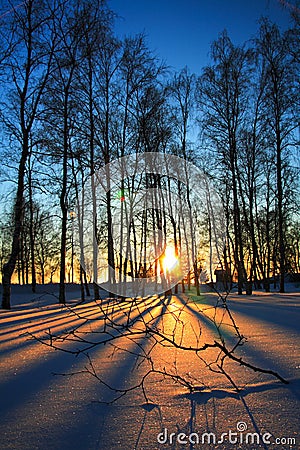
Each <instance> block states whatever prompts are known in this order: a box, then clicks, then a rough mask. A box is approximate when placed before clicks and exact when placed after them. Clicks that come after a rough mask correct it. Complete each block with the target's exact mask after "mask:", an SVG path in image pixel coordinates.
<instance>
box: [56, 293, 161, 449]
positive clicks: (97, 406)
mask: <svg viewBox="0 0 300 450" xmlns="http://www.w3.org/2000/svg"><path fill="white" fill-rule="evenodd" d="M168 303H169V301H162V300H159V302H158V303H157V304H156V307H158V308H161V312H160V313H159V314H158V315H157V317H156V319H155V320H151V324H152V326H153V327H155V326H157V325H158V323H159V321H160V320H161V317H162V316H163V314H164V313H165V311H166V309H167V307H168ZM147 314H149V309H148V308H146V309H145V310H144V311H141V313H140V315H141V316H145V315H147ZM150 345H151V343H150V342H149V337H148V336H147V335H144V336H143V337H141V338H139V339H138V340H137V341H135V343H133V345H132V347H127V348H126V349H124V351H122V355H123V358H118V362H117V365H116V367H114V368H112V370H111V371H110V372H109V373H108V372H106V377H107V379H103V381H104V383H108V384H109V385H110V386H112V387H114V386H115V387H116V389H118V390H119V389H128V388H130V382H131V383H132V385H135V383H136V382H137V381H136V377H138V376H139V374H138V373H137V372H136V370H137V365H136V364H137V358H139V353H143V351H146V349H147V347H149V346H150ZM101 351H102V349H101V348H95V349H94V350H92V351H90V352H89V356H90V358H91V360H95V361H96V360H99V359H101ZM95 383H96V385H97V383H98V386H99V389H97V391H98V395H99V402H93V404H91V403H88V404H86V405H85V406H84V407H83V411H82V416H81V419H80V421H81V424H80V423H77V424H76V425H75V426H73V427H72V426H71V427H69V428H68V431H67V434H68V435H71V436H72V438H71V440H70V441H69V442H68V443H67V445H64V449H65V450H66V449H70V450H71V449H74V448H75V447H74V445H75V446H76V448H98V449H100V448H101V449H102V448H103V449H104V448H105V449H110V448H118V449H119V448H122V447H121V446H120V447H119V446H118V447H114V446H113V444H112V442H113V441H114V439H116V436H115V434H116V430H115V432H114V429H112V430H110V429H109V426H108V425H111V423H112V419H113V421H114V422H116V421H117V422H118V427H119V428H120V430H122V429H124V417H123V414H124V412H123V408H124V406H120V407H119V408H120V410H121V412H120V413H118V409H119V408H118V402H117V403H115V400H114V399H115V398H116V396H118V392H114V389H109V388H108V387H107V386H106V387H105V386H104V385H103V383H101V382H100V381H98V382H97V380H95ZM126 395H128V394H126ZM129 407H130V406H129ZM154 408H155V409H156V410H157V411H158V414H160V409H159V407H158V405H151V404H147V403H146V404H143V405H142V409H143V410H144V414H143V419H142V422H141V425H140V427H139V431H138V436H137V440H136V445H135V447H134V448H137V445H138V442H139V440H140V438H141V436H142V434H143V431H144V427H145V424H146V419H147V414H148V413H150V412H151V411H152V410H153V409H154ZM127 409H128V407H127V405H126V407H125V411H126V410H127ZM160 417H161V415H160ZM91 420H92V421H93V422H94V427H93V429H92V430H91V427H90V426H89V427H88V429H87V430H86V433H85V431H83V430H85V426H84V423H85V422H86V423H88V422H89V423H90V421H91ZM127 422H128V420H127ZM128 425H129V427H130V426H131V424H127V426H128ZM135 425H136V424H135ZM112 428H113V426H112ZM117 431H119V430H117ZM124 431H125V430H124ZM50 433H51V435H52V436H53V435H56V436H57V440H58V441H60V442H66V436H64V431H63V430H61V429H58V427H56V426H53V427H51V428H50ZM95 442H98V446H96V445H95Z"/></svg>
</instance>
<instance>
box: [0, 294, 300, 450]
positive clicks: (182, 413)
mask: <svg viewBox="0 0 300 450" xmlns="http://www.w3.org/2000/svg"><path fill="white" fill-rule="evenodd" d="M76 289H77V288H76V287H74V288H73V289H69V291H68V293H67V299H68V307H61V306H60V305H58V303H57V302H58V299H57V287H56V286H44V287H41V286H39V287H38V293H37V294H35V295H34V294H32V293H31V292H30V288H29V287H17V286H15V287H13V292H12V294H13V295H12V309H11V311H3V310H1V311H0V414H1V420H0V449H3V450H4V449H5V450H6V449H14V450H19V449H22V450H27V449H28V450H34V449H38V450H44V449H47V450H60V449H62V450H68V449H70V450H71V449H78V450H88V449H91V450H92V449H97V450H102V449H103V450H110V449H112V450H113V449H117V450H129V449H138V450H142V449H147V450H155V449H181V448H182V449H184V448H186V449H192V448H195V449H197V448H201V449H224V450H227V449H228V450H229V449H249V450H250V449H253V450H254V449H260V448H263V449H278V450H279V449H280V450H281V449H289V448H291V449H299V448H300V437H299V417H300V377H299V375H300V351H299V343H300V339H299V338H300V329H299V327H300V325H299V324H300V296H299V293H297V292H296V290H295V289H294V287H293V286H291V287H290V288H289V292H288V293H287V294H278V293H275V292H273V293H270V294H265V293H262V292H255V293H254V295H253V296H251V297H249V296H242V297H239V296H237V295H236V294H232V295H230V296H229V299H228V305H229V306H230V310H231V311H232V314H233V316H234V318H235V320H236V322H237V324H238V326H239V330H240V332H241V333H242V334H244V335H245V336H247V338H248V341H247V342H246V344H245V345H244V346H243V347H242V348H241V349H240V350H239V351H238V355H239V356H242V357H243V358H244V359H245V360H247V361H249V362H251V363H253V364H255V365H257V366H260V367H263V368H266V369H272V370H274V371H276V372H278V373H280V375H282V376H283V377H285V378H287V379H288V380H289V384H288V385H284V384H282V383H281V382H280V381H279V380H277V379H276V378H274V377H273V376H271V375H266V374H260V373H255V372H253V371H251V370H249V369H245V368H243V367H241V366H240V365H238V364H237V363H235V362H229V363H228V365H227V368H228V370H229V372H230V374H231V376H232V378H233V379H234V381H235V383H236V384H237V385H238V386H239V387H240V388H243V390H242V392H241V393H240V394H239V393H238V392H237V391H236V390H234V389H233V387H232V385H231V384H230V383H229V381H228V380H227V379H226V378H225V377H224V376H223V375H220V374H215V373H213V372H211V371H209V370H207V368H205V364H204V363H203V364H202V363H201V361H200V360H199V358H198V357H196V356H195V354H193V353H190V352H182V351H181V352H180V351H177V350H175V349H171V348H169V347H162V346H160V345H157V346H155V348H154V349H153V351H152V354H153V359H154V361H155V364H156V367H158V368H160V369H163V368H164V367H172V365H173V363H174V361H175V360H176V369H177V371H178V372H180V373H182V374H185V375H186V376H188V377H191V379H192V378H193V377H197V379H198V383H199V386H202V389H199V390H198V391H195V392H192V393H189V392H188V390H187V389H186V388H184V387H183V386H182V385H178V384H175V383H174V382H173V381H172V380H171V379H170V378H166V379H163V378H162V376H160V375H157V374H155V375H153V376H151V377H149V378H148V379H147V382H146V393H147V396H148V397H149V400H150V403H146V400H145V397H144V396H143V393H142V391H141V390H140V389H139V390H133V391H130V392H129V393H128V394H127V395H126V396H124V397H122V398H121V399H120V400H118V401H117V402H114V403H112V404H107V403H108V402H110V401H111V400H113V398H114V395H115V393H114V392H113V391H111V390H109V389H108V388H107V387H106V386H105V385H104V384H103V383H100V382H99V381H98V380H96V379H95V377H92V376H91V375H90V374H88V373H86V369H85V368H86V367H88V368H90V366H89V361H88V359H87V358H86V357H85V356H84V355H83V354H81V355H79V356H77V357H75V356H74V355H72V354H69V353H67V352H64V351H59V350H54V349H53V348H49V347H47V346H46V345H44V344H43V343H41V342H39V341H38V339H39V338H42V337H45V336H47V334H49V332H50V333H51V334H55V335H56V334H59V333H63V334H64V336H67V334H66V333H67V332H68V331H69V330H72V329H74V327H76V326H78V325H80V324H81V325H82V327H81V330H85V331H89V332H92V335H91V336H92V339H97V338H98V335H97V333H96V332H97V330H98V331H99V329H100V328H99V327H100V325H101V323H102V319H101V314H100V312H99V311H100V310H99V306H98V305H97V304H96V303H95V302H93V301H91V300H87V301H86V302H85V303H83V304H78V302H79V299H80V293H79V291H78V289H77V290H76ZM215 298H216V297H215V295H214V294H212V293H206V294H205V295H204V296H202V297H201V298H200V300H199V302H198V304H194V303H193V302H191V303H189V304H188V305H185V302H186V297H184V296H183V295H179V296H178V297H177V296H173V297H172V298H171V300H170V304H169V307H168V308H169V309H168V311H169V312H170V311H171V313H170V314H168V315H166V317H165V318H164V319H163V322H164V323H163V327H164V331H165V332H166V333H167V332H168V330H169V331H170V330H172V327H173V321H174V317H175V316H176V314H179V313H180V320H181V322H182V323H184V324H185V327H184V334H183V335H182V342H183V343H184V344H189V345H194V343H195V341H196V340H197V338H196V335H197V330H198V328H197V327H199V323H200V325H201V339H200V342H201V343H204V342H213V339H214V338H215V330H214V328H213V327H212V326H211V323H210V319H209V317H210V314H213V311H214V310H213V309H211V305H213V304H214V301H215ZM143 305H144V306H143V308H144V309H143V311H142V314H144V316H145V317H148V316H149V315H151V314H153V315H154V316H155V310H156V309H158V308H159V304H158V302H157V300H155V299H148V301H147V302H145V303H144V304H143ZM201 311H205V314H206V315H205V316H203V315H202V314H201ZM178 312H179V313H178ZM114 314H115V318H116V320H120V321H121V320H122V317H123V318H124V316H123V315H122V314H123V313H122V312H121V311H118V310H116V311H115V312H114ZM198 319H199V320H200V322H198ZM226 320H227V319H226ZM226 320H225V323H224V325H222V327H223V332H224V335H225V337H226V339H227V340H228V342H229V341H230V340H232V341H233V342H234V339H235V337H234V330H233V328H232V327H231V326H230V324H229V323H228V321H226ZM159 321H160V319H159V318H158V319H157V322H158V324H157V326H158V325H159ZM226 324H227V325H226ZM176 333H180V330H177V331H176ZM47 342H49V340H48V341H47ZM58 342H59V346H60V347H61V348H62V349H69V350H71V351H74V350H76V349H77V348H78V347H79V343H78V342H75V341H74V342H70V341H65V342H62V341H58ZM150 344H151V343H150V340H148V338H145V337H141V338H140V339H137V340H129V339H123V338H121V339H120V342H119V344H118V345H119V347H120V348H124V351H122V350H119V351H117V352H114V354H113V353H112V348H111V346H109V345H107V346H101V347H95V348H93V349H91V350H90V351H89V355H90V358H91V360H92V361H93V368H95V370H96V371H97V374H99V376H100V377H101V379H102V380H103V381H105V382H107V383H109V384H110V385H113V386H115V387H118V388H120V389H121V388H124V387H130V386H133V385H134V384H135V383H138V382H139V380H140V379H141V376H142V374H143V373H144V370H145V368H144V367H143V366H139V365H136V363H137V358H136V355H135V353H136V351H137V348H138V349H139V350H138V351H142V350H141V349H147V348H148V347H149V345H150ZM137 346H138V347H137ZM126 349H127V350H129V352H128V351H125V350H126ZM213 351H214V350H208V352H207V353H206V355H205V360H206V361H213V358H214V355H213V354H212V353H213ZM209 352H212V353H211V354H210V353H209ZM212 367H213V366H212ZM75 373H77V374H75ZM67 374H74V375H73V376H66V375H67ZM201 383H203V384H201ZM103 402H106V403H103ZM241 423H242V425H243V424H244V426H246V427H247V430H246V431H244V432H243V431H241V430H240V428H239V433H238V434H237V437H238V438H239V439H245V436H246V433H247V432H249V433H259V434H260V443H259V444H258V445H257V444H256V443H253V444H251V443H250V444H246V443H245V442H244V441H243V442H242V443H239V442H237V443H230V442H228V435H227V438H226V439H227V441H225V442H220V441H221V438H220V437H221V435H222V433H228V432H229V430H231V432H232V433H234V432H237V427H241V426H242V425H241ZM161 432H163V433H164V434H163V435H161V441H164V439H165V436H167V442H165V443H162V444H159V443H158V440H157V436H158V434H159V433H161ZM205 432H209V433H213V434H214V435H215V436H216V442H215V443H214V444H213V443H210V444H208V443H207V436H206V437H205V439H206V440H205V442H204V443H203V444H201V443H200V444H195V445H193V444H192V443H190V442H187V443H179V442H178V440H177V439H178V436H179V440H185V439H186V438H184V436H186V437H191V438H192V440H193V439H195V436H196V434H197V436H199V437H200V439H201V438H202V436H203V433H205ZM171 433H175V435H173V436H170V434H171ZM180 433H184V435H183V434H180ZM191 433H194V434H191ZM264 433H270V435H272V436H271V437H270V438H269V441H270V442H271V443H270V444H268V443H265V444H264V443H262V440H261V438H262V435H263V434H264ZM268 436H269V435H268ZM234 437H235V435H233V437H232V439H233V438H234ZM289 438H292V439H295V442H293V441H290V443H291V445H290V443H288V439H289ZM275 439H279V440H280V441H281V442H282V443H279V441H278V444H277V443H275ZM266 440H267V441H268V439H266ZM217 441H219V442H217ZM269 441H268V442H269Z"/></svg>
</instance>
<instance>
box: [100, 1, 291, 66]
mask: <svg viewBox="0 0 300 450" xmlns="http://www.w3.org/2000/svg"><path fill="white" fill-rule="evenodd" d="M284 1H285V2H286V5H287V6H288V7H289V6H290V5H292V4H293V2H294V1H295V0H290V1H287V0H284ZM108 4H109V5H110V7H111V9H112V10H113V11H114V12H115V13H116V14H118V15H119V16H120V18H119V19H117V20H116V28H115V30H116V32H117V34H118V35H119V36H121V37H122V36H124V35H134V34H136V33H140V32H144V33H145V34H146V36H147V38H148V44H149V47H150V48H151V49H152V50H153V51H154V52H155V54H156V55H157V56H159V57H160V58H161V59H163V60H164V61H165V62H166V63H167V64H168V65H169V66H171V67H172V68H174V69H175V70H180V69H181V68H183V67H184V66H185V65H187V66H188V67H189V69H190V70H191V72H195V73H197V74H199V73H200V71H201V68H202V67H203V66H204V65H206V64H207V63H208V62H209V58H208V54H209V50H210V44H211V42H212V41H214V40H215V39H216V38H217V37H218V34H219V33H220V32H221V31H223V30H224V29H225V28H226V29H227V31H228V33H229V36H230V38H231V39H232V41H233V42H234V43H235V44H240V43H244V42H245V41H247V40H248V39H250V38H251V37H253V35H255V33H256V30H257V29H258V20H259V18H260V17H261V16H268V17H270V19H271V20H272V21H274V22H276V23H278V25H279V26H280V27H282V28H283V29H285V28H287V27H288V26H289V23H290V15H289V12H288V10H287V9H284V8H283V7H282V6H281V4H280V1H279V0H108Z"/></svg>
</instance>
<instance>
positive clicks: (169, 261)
mask: <svg viewBox="0 0 300 450" xmlns="http://www.w3.org/2000/svg"><path fill="white" fill-rule="evenodd" d="M177 263H178V259H177V258H176V255H175V250H174V248H173V247H167V248H166V250H165V256H164V259H163V266H164V269H165V270H167V271H170V270H172V269H173V268H174V267H175V266H176V264H177Z"/></svg>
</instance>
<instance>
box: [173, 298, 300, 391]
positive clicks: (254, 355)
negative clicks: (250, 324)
mask: <svg viewBox="0 0 300 450" xmlns="http://www.w3.org/2000/svg"><path fill="white" fill-rule="evenodd" d="M177 297H178V298H179V300H180V301H181V302H182V303H183V304H185V303H184V300H183V299H182V298H180V296H177ZM185 306H186V308H188V309H189V310H190V311H191V312H192V313H193V314H194V315H195V316H196V317H197V318H198V319H199V320H200V321H202V322H203V323H204V324H205V325H207V326H208V327H210V328H211V329H213V330H214V327H215V325H214V324H213V323H212V322H211V321H210V320H208V319H207V318H206V317H205V315H204V314H202V313H200V312H198V311H195V310H194V309H193V308H191V307H190V306H189V304H185ZM230 309H231V307H230ZM235 312H238V311H235ZM243 314H245V315H247V314H246V313H243ZM237 325H238V319H237ZM222 335H224V336H226V338H227V340H229V341H230V333H228V332H226V331H225V330H223V329H222ZM270 337H271V334H270ZM233 338H234V336H233V335H232V336H231V339H233ZM253 341H254V340H253ZM238 350H239V349H237V352H236V353H237V354H238ZM240 350H242V351H243V352H245V356H246V357H247V359H248V360H249V361H250V362H251V360H252V361H254V363H253V364H256V365H257V364H258V365H259V366H260V367H262V368H266V367H267V368H268V369H272V370H274V371H278V366H279V365H278V359H277V360H276V362H275V363H274V359H273V358H272V357H266V356H265V355H264V353H263V352H262V351H260V350H258V349H257V348H254V343H251V342H250V341H247V342H246V343H245V344H244V345H243V346H241V347H240ZM243 356H244V355H243ZM280 372H281V373H280V374H281V375H282V376H283V377H285V378H288V377H289V375H288V374H287V371H286V368H284V367H282V365H281V367H280ZM286 387H287V388H288V389H289V388H290V385H287V386H286ZM293 394H294V395H295V396H296V398H299V393H298V392H297V391H293Z"/></svg>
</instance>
